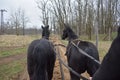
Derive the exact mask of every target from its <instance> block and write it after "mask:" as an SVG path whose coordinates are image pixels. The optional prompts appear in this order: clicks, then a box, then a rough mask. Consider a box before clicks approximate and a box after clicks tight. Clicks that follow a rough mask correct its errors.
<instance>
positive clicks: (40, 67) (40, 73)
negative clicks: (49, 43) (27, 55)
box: [33, 45, 47, 80]
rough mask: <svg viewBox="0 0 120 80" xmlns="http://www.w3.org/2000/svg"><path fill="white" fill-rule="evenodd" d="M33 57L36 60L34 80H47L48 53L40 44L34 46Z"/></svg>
mask: <svg viewBox="0 0 120 80" xmlns="http://www.w3.org/2000/svg"><path fill="white" fill-rule="evenodd" d="M33 57H34V60H35V66H34V76H33V80H46V78H47V77H46V74H47V73H46V64H47V55H46V54H45V51H44V50H42V49H41V47H40V46H39V45H38V46H36V47H35V48H34V51H33Z"/></svg>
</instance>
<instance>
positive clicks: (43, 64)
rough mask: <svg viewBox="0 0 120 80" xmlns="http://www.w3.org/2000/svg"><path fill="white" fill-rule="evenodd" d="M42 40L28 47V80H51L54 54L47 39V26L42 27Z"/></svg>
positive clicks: (35, 41)
mask: <svg viewBox="0 0 120 80" xmlns="http://www.w3.org/2000/svg"><path fill="white" fill-rule="evenodd" d="M42 29H43V32H42V39H37V40H34V41H32V43H31V44H30V45H29V47H28V54H27V67H28V74H29V77H30V80H52V76H53V69H54V64H55V60H56V53H55V51H54V46H53V44H52V43H51V42H50V41H49V40H48V39H49V34H50V32H49V26H45V27H43V26H42Z"/></svg>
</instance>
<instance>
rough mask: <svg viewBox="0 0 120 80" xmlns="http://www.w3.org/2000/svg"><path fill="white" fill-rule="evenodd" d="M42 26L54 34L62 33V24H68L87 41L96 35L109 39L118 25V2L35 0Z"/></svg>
mask: <svg viewBox="0 0 120 80" xmlns="http://www.w3.org/2000/svg"><path fill="white" fill-rule="evenodd" d="M36 3H37V5H38V8H39V9H40V10H41V13H42V15H41V18H42V22H43V24H44V25H48V24H49V25H50V26H51V28H52V29H53V30H54V32H55V33H58V34H60V33H62V29H63V24H64V23H69V24H70V25H71V27H72V28H73V29H74V31H75V32H76V34H77V35H87V36H88V38H89V39H91V36H92V35H93V34H95V33H96V28H97V30H98V32H99V33H100V34H106V37H108V39H109V40H110V39H111V34H112V32H114V31H116V29H117V27H118V26H119V23H120V18H119V17H120V11H119V9H120V7H119V5H120V0H42V1H41V0H37V1H36Z"/></svg>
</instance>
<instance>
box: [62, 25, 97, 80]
mask: <svg viewBox="0 0 120 80" xmlns="http://www.w3.org/2000/svg"><path fill="white" fill-rule="evenodd" d="M66 38H68V41H69V43H68V46H67V50H66V56H67V60H68V65H69V66H70V67H71V68H72V69H74V70H75V71H76V72H77V73H79V74H81V73H84V72H85V71H86V70H87V72H88V73H89V75H90V76H91V77H92V76H93V74H94V73H95V72H96V70H97V69H98V68H99V64H97V63H95V62H94V61H93V60H91V59H90V58H88V57H87V56H85V55H83V54H82V53H80V52H79V51H78V50H77V49H76V47H75V46H74V45H73V44H72V43H71V42H73V43H75V44H76V45H77V46H78V47H79V48H81V49H82V50H83V51H85V52H86V53H87V54H89V55H90V56H92V57H94V58H95V59H97V60H99V54H98V50H97V48H96V46H95V45H94V44H93V43H91V42H87V41H81V40H78V36H77V35H76V34H75V33H74V32H73V30H72V29H71V28H70V27H69V25H66V24H65V29H64V30H63V35H62V39H66ZM70 76H71V80H80V78H79V77H78V76H76V75H75V74H73V73H72V72H71V71H70Z"/></svg>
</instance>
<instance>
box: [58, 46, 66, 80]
mask: <svg viewBox="0 0 120 80" xmlns="http://www.w3.org/2000/svg"><path fill="white" fill-rule="evenodd" d="M56 51H57V56H58V60H59V64H60V72H61V78H62V80H65V79H64V72H63V67H62V63H61V62H60V57H61V56H60V51H59V49H58V47H56Z"/></svg>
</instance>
